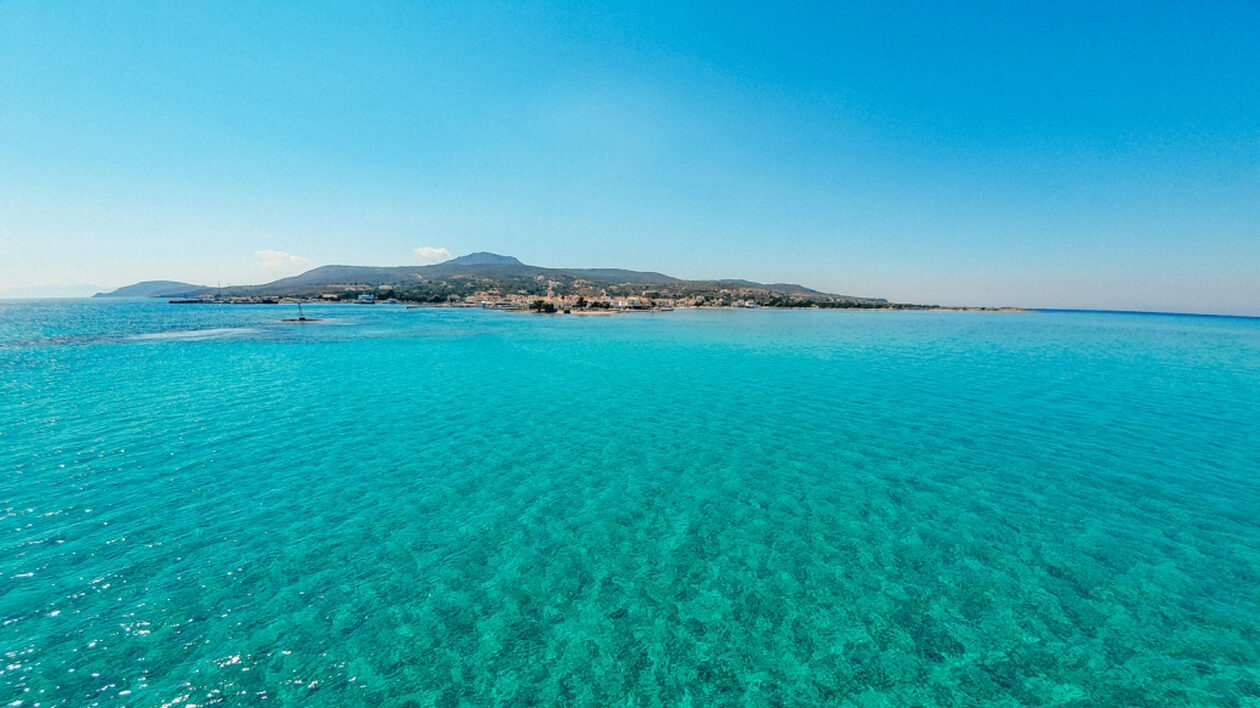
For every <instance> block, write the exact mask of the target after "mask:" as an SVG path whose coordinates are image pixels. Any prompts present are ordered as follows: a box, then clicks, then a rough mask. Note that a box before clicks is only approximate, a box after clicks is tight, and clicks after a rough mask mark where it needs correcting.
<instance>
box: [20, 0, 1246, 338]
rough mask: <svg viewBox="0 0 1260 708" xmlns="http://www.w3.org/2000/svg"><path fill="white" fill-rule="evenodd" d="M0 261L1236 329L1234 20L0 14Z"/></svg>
mask: <svg viewBox="0 0 1260 708" xmlns="http://www.w3.org/2000/svg"><path fill="white" fill-rule="evenodd" d="M0 246H2V249H0V291H5V290H7V291H8V292H9V294H15V293H19V292H27V293H29V292H37V291H36V290H31V288H33V287H35V286H47V285H62V286H74V285H81V284H91V285H97V286H102V287H107V286H118V285H123V284H127V283H130V282H134V281H137V280H147V279H168V278H169V279H175V280H186V281H192V282H196V283H208V284H214V283H216V282H221V283H224V284H228V283H232V284H239V283H249V282H262V281H266V280H270V279H272V278H274V277H278V276H281V275H290V274H292V273H294V272H298V271H300V270H303V269H304V268H306V267H310V266H314V265H321V264H327V263H350V264H366V265H400V264H407V263H421V262H424V260H423V258H422V257H421V256H420V255H419V254H417V253H416V252H415V249H417V248H420V247H430V248H433V249H441V248H445V249H447V250H448V251H449V252H450V253H452V254H454V255H460V254H462V253H466V252H470V251H478V250H487V251H494V252H498V253H505V254H510V255H514V256H517V257H519V258H520V259H521V260H523V261H525V262H527V263H532V264H537V265H544V266H618V267H627V268H635V269H644V270H657V271H662V272H666V273H669V274H672V275H676V276H680V277H691V278H702V277H743V278H750V279H753V280H760V281H792V282H800V283H803V284H806V285H809V286H813V287H817V288H821V289H825V290H829V291H833V292H842V293H849V294H856V295H871V296H881V297H888V298H891V299H895V300H901V301H912V302H928V303H942V304H975V305H1005V304H1011V305H1025V306H1063V307H1101V308H1137V309H1165V310H1194V311H1207V312H1227V313H1250V314H1260V3H1257V2H1254V1H1250V2H1239V3H1229V2H1186V3H1164V2H1156V1H1149V0H1148V1H1144V2H1134V3H1124V2H1108V3H1097V2H1079V3H1074V2H1049V3H1026V2H995V3H954V2H950V3H860V4H859V3H854V4H851V5H850V4H830V3H825V4H817V5H814V4H806V3H801V4H796V3H764V4H756V5H749V4H738V3H704V4H702V5H691V6H687V5H683V4H681V3H677V2H665V3H659V4H648V3H626V4H612V5H600V6H598V7H592V6H588V4H587V3H582V2H576V3H571V4H560V3H518V2H511V3H477V4H472V3H467V4H464V3H428V4H420V3H411V2H402V3H388V2H382V3H358V2H345V3H257V2H248V3H233V2H204V3H194V2H169V3H154V2H136V3H128V2H98V3H86V2H36V1H34V0H31V1H24V0H6V1H4V2H0Z"/></svg>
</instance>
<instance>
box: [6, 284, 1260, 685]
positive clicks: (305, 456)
mask: <svg viewBox="0 0 1260 708" xmlns="http://www.w3.org/2000/svg"><path fill="white" fill-rule="evenodd" d="M295 315H296V313H295V312H293V311H292V308H291V307H284V306H249V307H243V306H237V307H231V306H175V305H168V304H166V303H164V302H148V301H123V302H110V301H105V302H102V301H60V302H54V301H45V302H25V303H18V302H7V303H0V475H2V476H0V653H2V654H3V657H2V658H0V700H2V701H3V704H5V705H15V706H16V705H22V706H34V705H40V706H94V705H101V706H115V705H127V706H131V705H135V706H167V707H174V706H193V705H198V706H208V705H254V704H258V703H260V702H262V701H263V699H266V700H267V703H268V704H271V705H277V704H281V705H303V706H355V705H391V706H493V705H504V706H531V705H537V706H603V705H617V706H726V705H737V706H914V705H920V706H973V705H995V706H1016V705H1057V706H1165V705H1166V706H1190V705H1205V706H1257V705H1260V320H1255V319H1240V318H1221V317H1194V316H1155V315H1137V314H1116V313H1063V312H1030V313H968V312H839V311H806V312H788V311H768V310H758V311H742V310H741V311H681V310H680V311H675V312H669V313H658V314H641V315H623V316H612V317H578V316H573V315H569V316H535V315H523V314H511V313H500V312H491V311H481V310H448V309H420V310H407V309H405V308H402V307H397V306H386V305H377V306H371V307H368V306H336V305H327V306H311V307H308V308H306V315H307V316H318V317H321V318H325V319H324V320H323V321H321V322H318V323H313V324H305V325H295V324H286V323H281V322H279V321H278V320H280V319H281V318H284V317H293V316H295Z"/></svg>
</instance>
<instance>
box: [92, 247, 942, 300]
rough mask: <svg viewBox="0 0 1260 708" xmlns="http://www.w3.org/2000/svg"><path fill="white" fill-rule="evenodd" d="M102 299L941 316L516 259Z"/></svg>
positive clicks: (124, 291) (778, 288)
mask: <svg viewBox="0 0 1260 708" xmlns="http://www.w3.org/2000/svg"><path fill="white" fill-rule="evenodd" d="M93 297H98V298H109V297H133V298H134V297H160V298H171V299H172V300H173V301H175V302H183V303H237V304H251V303H270V302H280V301H282V300H284V301H306V302H310V301H325V302H378V301H395V302H400V303H412V304H422V303H427V304H432V305H450V306H463V307H493V308H503V309H533V310H537V311H543V312H557V311H594V312H598V311H613V310H653V309H666V308H675V307H777V308H860V309H938V308H937V307H936V306H933V305H913V304H908V303H891V302H889V301H888V300H886V299H883V298H871V297H855V296H852V295H836V294H832V293H825V292H820V291H818V290H812V289H810V288H806V287H804V286H801V285H795V284H791V283H773V284H763V283H754V282H751V281H748V280H681V279H679V278H674V277H671V276H668V275H664V274H661V273H653V272H642V271H633V270H621V269H618V268H541V267H538V266H531V265H526V264H524V263H521V262H520V261H519V260H517V259H516V258H513V257H511V256H501V255H498V254H495V253H484V252H482V253H472V254H469V255H466V256H461V257H459V258H454V259H452V260H449V261H445V262H443V263H438V264H436V265H430V266H396V267H373V266H344V265H329V266H321V267H319V268H315V269H312V270H309V271H307V272H305V273H303V274H301V275H296V276H293V277H291V278H282V279H280V280H276V281H274V282H271V283H266V284H263V285H239V286H233V287H226V288H211V287H208V286H204V285H193V284H190V283H180V282H176V281H169V280H154V281H145V282H141V283H136V284H135V285H129V286H127V287H123V288H119V289H117V290H114V291H112V292H108V293H97V294H96V295H94V296H93Z"/></svg>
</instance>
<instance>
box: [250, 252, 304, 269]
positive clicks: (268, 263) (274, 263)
mask: <svg viewBox="0 0 1260 708" xmlns="http://www.w3.org/2000/svg"><path fill="white" fill-rule="evenodd" d="M254 255H256V256H258V257H260V258H262V259H263V267H264V268H268V269H271V270H281V269H289V268H306V267H307V266H309V265H310V264H311V262H310V261H308V260H306V259H305V258H303V257H301V256H295V255H293V254H292V253H285V252H284V251H270V250H268V251H258V252H257V253H255V254H254Z"/></svg>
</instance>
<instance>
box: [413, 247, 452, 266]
mask: <svg viewBox="0 0 1260 708" xmlns="http://www.w3.org/2000/svg"><path fill="white" fill-rule="evenodd" d="M416 255H417V256H420V260H422V261H424V262H425V263H441V262H442V261H449V260H450V259H451V252H450V251H448V250H446V249H445V248H440V247H439V248H434V247H433V246H421V247H419V248H417V249H416Z"/></svg>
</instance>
